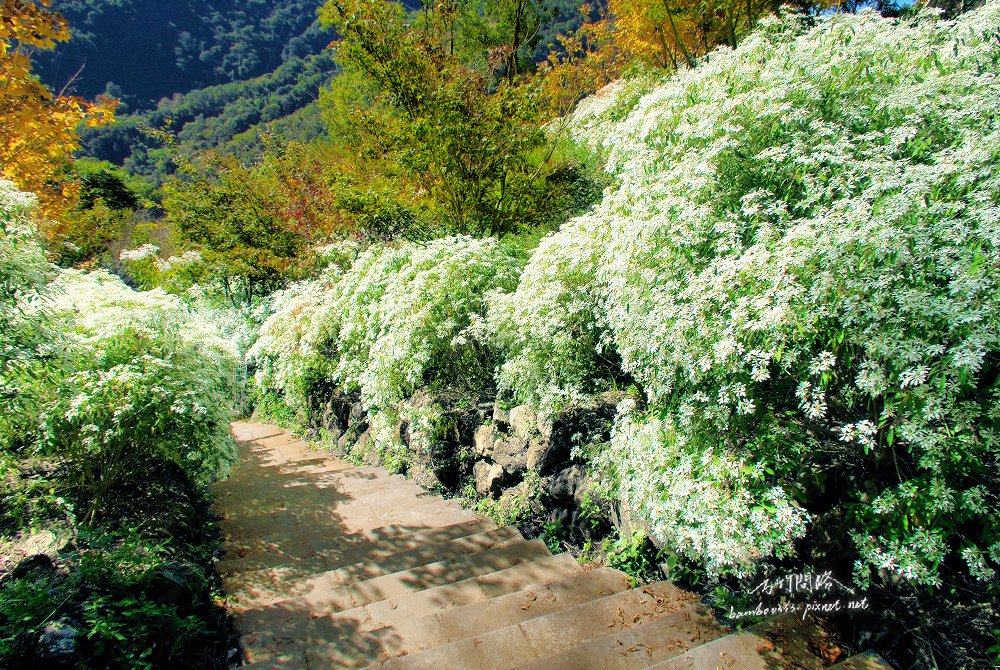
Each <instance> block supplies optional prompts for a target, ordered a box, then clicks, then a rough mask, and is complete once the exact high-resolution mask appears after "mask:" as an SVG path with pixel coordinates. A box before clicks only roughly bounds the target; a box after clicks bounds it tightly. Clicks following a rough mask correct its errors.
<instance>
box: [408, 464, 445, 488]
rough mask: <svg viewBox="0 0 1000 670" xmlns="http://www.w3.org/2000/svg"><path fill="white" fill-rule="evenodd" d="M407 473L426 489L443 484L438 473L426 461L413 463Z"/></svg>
mask: <svg viewBox="0 0 1000 670" xmlns="http://www.w3.org/2000/svg"><path fill="white" fill-rule="evenodd" d="M406 475H407V477H409V478H410V479H412V480H413V481H415V482H416V483H417V484H419V485H420V486H423V487H424V488H425V489H431V490H433V489H437V488H439V487H441V486H442V484H441V479H440V478H439V477H438V476H437V473H436V472H434V470H433V469H432V468H430V467H428V466H427V464H425V463H417V462H414V463H411V464H410V467H409V468H408V469H407V472H406Z"/></svg>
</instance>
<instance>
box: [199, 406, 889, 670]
mask: <svg viewBox="0 0 1000 670" xmlns="http://www.w3.org/2000/svg"><path fill="white" fill-rule="evenodd" d="M233 432H234V435H235V436H236V439H237V442H238V443H239V445H240V450H241V462H240V464H239V465H238V466H237V467H236V468H235V469H234V471H233V474H232V477H231V478H230V479H229V480H228V481H226V482H224V483H220V484H218V485H217V486H216V493H217V494H218V503H217V511H218V513H219V515H220V516H221V517H222V528H223V533H224V537H225V540H226V549H227V554H226V557H225V559H224V560H223V561H222V562H221V563H220V565H219V569H220V572H221V574H222V576H223V579H224V583H225V586H226V591H227V593H228V600H229V603H230V611H231V612H232V614H233V615H234V617H235V619H236V622H237V627H238V628H239V630H240V632H241V634H242V636H243V637H242V640H243V647H244V651H245V656H246V660H247V661H248V662H249V663H250V664H251V665H252V667H254V668H341V667H345V668H360V667H371V666H380V667H384V668H393V669H395V668H400V669H402V668H407V669H408V668H434V669H435V670H438V669H440V668H483V669H486V668H489V669H491V670H492V669H499V668H522V667H523V668H537V669H539V670H542V669H553V668H567V669H570V668H572V669H576V670H578V669H587V668H594V669H597V668H601V669H604V668H649V667H655V668H669V669H679V668H716V667H723V668H726V669H727V670H728V669H732V668H736V669H744V668H745V669H753V670H764V669H765V668H804V669H810V668H823V667H826V665H825V664H824V662H823V661H822V660H821V659H819V658H817V657H816V656H815V655H813V654H812V653H810V652H809V651H808V647H809V644H808V643H807V641H806V640H807V638H808V636H809V635H810V634H811V633H812V632H813V631H811V630H806V629H805V628H804V627H803V626H802V625H801V624H797V623H796V622H795V621H794V620H791V621H789V620H780V621H771V622H766V623H765V624H762V625H760V626H757V627H754V628H752V629H749V630H747V631H744V632H742V633H730V632H729V631H727V630H725V629H724V628H723V627H721V626H720V625H719V624H718V623H717V622H716V620H715V618H714V617H713V616H712V612H711V610H709V609H708V608H706V607H705V606H703V605H702V604H700V603H699V601H698V597H697V596H695V595H693V594H691V593H687V592H685V591H682V590H680V589H678V588H676V587H675V586H673V585H672V584H670V583H669V582H658V583H655V584H649V585H646V586H643V587H640V588H632V586H631V584H630V581H629V579H628V577H627V576H626V575H624V574H623V573H621V572H618V571H617V570H612V569H609V568H600V567H599V568H587V567H584V566H581V565H579V564H578V563H577V561H576V560H575V559H574V558H573V557H572V556H570V555H569V554H559V555H556V556H553V555H551V553H550V552H549V550H548V549H547V548H546V547H545V545H544V543H542V542H541V541H540V540H532V541H527V540H525V539H524V538H523V537H522V536H521V534H520V533H519V532H518V531H517V529H515V528H512V527H506V528H498V527H497V526H496V524H494V523H492V522H491V521H489V520H487V519H484V518H482V517H480V516H478V515H476V514H474V513H473V512H471V511H468V510H465V509H463V508H462V507H461V506H460V505H458V503H456V502H454V501H446V500H444V499H443V498H441V497H440V496H438V495H435V494H431V493H429V492H428V491H426V490H424V489H422V488H420V487H419V486H417V485H415V484H413V483H411V482H408V481H407V480H406V479H404V478H403V477H401V476H399V475H389V474H388V473H387V472H386V471H385V470H383V469H381V468H373V467H354V466H352V465H350V464H348V463H345V462H343V461H341V460H338V459H336V458H332V457H330V456H328V455H325V454H322V453H319V452H316V451H313V450H312V449H311V448H310V447H309V445H308V444H307V443H306V442H304V441H303V440H301V439H299V438H297V437H294V436H293V435H291V434H289V433H288V432H286V431H284V430H282V429H280V428H277V427H275V426H270V425H265V424H258V423H250V422H238V423H235V424H233ZM849 662H851V663H853V665H850V666H848V665H846V664H841V665H840V666H835V667H842V668H847V667H850V668H863V667H884V666H868V665H867V661H866V659H865V658H862V657H855V658H854V659H852V661H849Z"/></svg>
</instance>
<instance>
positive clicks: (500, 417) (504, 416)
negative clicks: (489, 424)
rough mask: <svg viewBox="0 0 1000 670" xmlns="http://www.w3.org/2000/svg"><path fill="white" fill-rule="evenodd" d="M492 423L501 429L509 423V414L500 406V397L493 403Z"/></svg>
mask: <svg viewBox="0 0 1000 670" xmlns="http://www.w3.org/2000/svg"><path fill="white" fill-rule="evenodd" d="M493 423H495V424H497V426H499V427H500V428H503V429H506V428H507V427H508V426H509V425H510V414H509V413H508V412H506V411H504V410H503V409H501V408H500V398H497V399H496V401H494V403H493Z"/></svg>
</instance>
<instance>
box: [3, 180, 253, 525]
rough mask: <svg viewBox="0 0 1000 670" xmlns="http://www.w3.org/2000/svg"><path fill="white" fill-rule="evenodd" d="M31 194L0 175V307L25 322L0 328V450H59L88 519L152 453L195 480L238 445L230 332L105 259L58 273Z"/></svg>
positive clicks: (53, 453)
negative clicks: (34, 222) (39, 232)
mask: <svg viewBox="0 0 1000 670" xmlns="http://www.w3.org/2000/svg"><path fill="white" fill-rule="evenodd" d="M32 206H33V200H32V199H31V198H30V197H29V196H27V195H25V194H20V193H17V192H16V191H14V190H13V189H12V188H11V187H10V186H9V184H7V183H6V182H3V183H0V221H2V223H3V226H2V228H3V231H2V232H3V234H2V238H0V271H2V273H3V276H2V278H0V280H2V295H0V310H3V316H4V318H5V322H6V324H5V325H7V324H10V325H11V326H14V325H15V323H19V324H31V326H32V334H33V337H32V338H31V339H30V342H29V340H28V338H25V337H19V336H17V335H16V334H14V333H15V331H14V330H13V329H8V328H6V327H5V328H4V329H3V335H0V347H2V355H3V367H2V369H0V391H2V394H0V403H2V407H0V409H2V410H3V411H2V412H0V415H2V419H0V452H3V453H2V454H0V456H4V457H15V458H16V457H20V456H23V455H25V454H26V453H37V454H40V455H43V456H46V457H49V458H53V459H55V460H56V461H57V462H59V463H60V464H62V465H63V466H64V467H63V469H62V470H61V476H62V477H63V479H64V481H65V483H66V484H67V485H68V487H69V488H70V489H71V492H72V494H74V496H75V497H76V499H77V501H78V502H81V503H83V504H85V505H87V508H86V511H87V512H89V514H90V518H91V519H92V518H93V517H94V515H95V514H96V513H97V511H98V509H99V508H100V506H101V503H102V502H103V500H102V496H104V495H105V494H106V493H107V492H108V491H109V490H110V489H111V488H112V487H113V486H115V485H116V484H120V483H121V482H122V481H125V480H127V479H128V477H130V476H133V475H134V474H135V473H137V472H141V471H143V468H145V467H148V466H149V464H150V462H151V461H152V460H153V459H161V460H168V461H173V462H176V463H177V464H179V465H180V466H182V467H183V468H184V469H185V470H186V471H187V472H188V473H190V474H191V475H192V476H193V477H195V479H197V480H200V481H206V480H208V479H209V478H211V477H214V476H217V475H218V474H220V473H221V471H223V470H224V468H225V466H226V465H227V464H228V462H229V460H230V459H231V458H232V457H233V455H234V448H233V444H232V439H231V437H230V435H229V429H228V423H229V418H230V408H231V407H232V404H233V394H234V392H235V390H236V388H237V386H238V384H239V382H240V379H239V377H238V375H237V363H238V351H237V349H236V347H235V346H234V344H233V343H232V341H231V340H229V339H226V338H223V337H221V336H220V335H219V332H218V330H217V328H216V327H215V325H214V324H213V323H211V322H209V321H207V320H206V319H204V318H202V317H201V316H200V315H199V314H197V313H195V312H193V311H192V310H190V309H189V308H188V307H187V306H186V305H185V304H184V303H182V302H181V300H180V299H178V298H177V297H175V296H171V295H168V294H167V293H165V292H163V291H162V290H155V291H149V292H136V291H133V290H132V289H130V288H128V287H127V286H126V285H125V284H124V283H122V282H121V280H119V279H118V278H117V277H114V276H112V275H109V274H108V273H106V272H104V271H98V272H90V273H87V272H81V271H76V270H65V271H62V272H61V273H59V274H58V275H54V272H53V269H52V268H50V266H49V265H48V264H47V263H45V261H44V256H43V252H42V249H41V246H40V244H39V243H38V241H37V237H36V235H35V232H34V229H33V228H32V226H31V224H30V221H29V218H28V217H29V214H30V210H31V207H32ZM21 331H22V333H23V329H21ZM26 344H30V346H26ZM2 460H3V458H0V461H2Z"/></svg>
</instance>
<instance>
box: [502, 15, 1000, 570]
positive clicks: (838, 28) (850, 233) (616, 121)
mask: <svg viewBox="0 0 1000 670" xmlns="http://www.w3.org/2000/svg"><path fill="white" fill-rule="evenodd" d="M998 26H1000V3H998V2H991V3H987V4H985V5H984V6H983V7H982V8H980V9H978V10H976V11H973V12H970V13H968V14H965V15H964V16H962V17H961V18H960V19H958V20H957V21H954V22H951V21H944V20H940V19H938V18H936V17H935V16H934V15H931V14H923V15H919V16H918V17H917V18H915V19H913V20H908V21H901V20H887V19H881V18H879V17H877V16H875V15H873V14H870V13H862V14H858V15H836V16H830V17H823V18H821V19H819V20H818V21H817V24H816V25H815V27H813V28H805V27H803V26H802V24H800V23H799V22H798V21H797V20H795V19H790V18H783V19H774V20H771V21H769V22H766V23H765V24H764V25H763V26H762V28H761V29H760V30H759V31H758V32H756V33H755V34H753V35H751V36H750V37H748V38H747V39H746V40H745V41H744V42H743V44H741V45H740V46H739V47H738V48H737V49H735V50H730V49H720V50H717V51H716V52H713V53H712V55H711V58H710V59H708V61H707V62H705V63H703V64H701V65H699V66H698V67H697V68H695V69H692V70H686V71H682V72H680V73H678V74H676V75H674V76H670V77H668V78H665V79H664V80H662V81H660V82H659V83H658V84H657V85H656V86H655V87H653V88H652V90H650V91H649V92H647V93H644V94H640V95H638V96H636V95H634V91H633V89H630V88H629V87H621V88H620V89H619V90H617V91H614V92H611V93H610V95H612V96H624V95H630V96H632V97H631V98H629V99H622V100H618V101H614V100H613V101H610V102H607V103H605V104H602V105H595V106H590V107H586V106H585V107H583V108H582V110H581V112H580V114H579V115H578V116H577V117H576V118H575V119H574V121H573V126H574V127H575V128H576V132H577V133H578V134H579V135H580V136H581V139H582V140H583V141H584V142H586V143H588V144H591V145H594V146H597V147H598V148H600V150H601V151H602V152H603V153H604V154H605V155H606V156H607V158H608V170H609V171H611V172H612V173H613V175H614V176H615V178H616V180H617V186H616V187H615V188H614V189H612V190H611V191H609V192H608V193H607V195H606V197H605V199H604V201H603V202H602V203H601V204H600V205H598V206H597V207H596V208H595V210H594V211H593V212H591V213H590V214H588V215H587V216H586V217H584V218H583V219H580V220H577V221H574V222H571V223H570V224H568V225H567V226H566V227H564V229H563V231H562V232H561V233H559V234H557V235H555V236H553V237H552V238H550V239H549V240H548V241H547V243H546V244H544V245H542V246H540V247H539V249H538V250H537V252H536V253H535V256H534V257H533V258H532V259H531V261H530V262H529V264H528V269H527V270H526V271H525V273H524V275H523V276H522V278H521V282H520V285H519V286H518V288H517V291H516V292H515V293H514V294H513V296H516V298H515V297H501V298H499V299H497V300H495V301H494V303H493V311H491V314H490V316H489V321H490V322H491V323H495V324H505V323H506V324H517V325H519V326H524V325H526V324H533V325H534V330H531V331H523V332H528V333H529V334H528V336H527V338H526V339H525V338H521V333H514V334H511V333H510V332H503V333H497V334H496V337H497V339H498V341H499V343H500V344H501V345H503V346H504V347H505V350H506V351H509V352H510V354H511V355H510V357H509V359H508V361H507V363H506V364H505V368H504V370H503V373H502V378H503V379H502V382H503V384H504V385H505V386H507V387H508V388H510V389H512V391H513V392H514V393H515V394H517V395H518V396H519V397H521V398H525V399H536V398H537V399H539V401H540V402H542V403H545V402H547V401H548V402H552V401H553V399H555V398H558V397H559V395H560V394H566V393H572V392H574V391H578V390H579V389H580V388H581V385H582V383H583V382H586V381H587V379H586V378H587V376H588V374H590V371H591V370H593V369H595V365H596V362H597V361H598V358H597V357H598V356H607V355H608V352H613V353H614V354H615V355H617V356H618V357H620V361H621V368H622V370H621V371H622V372H624V373H626V374H628V375H629V376H631V378H632V379H634V380H635V382H636V383H637V384H638V385H639V386H640V387H641V388H642V389H643V390H644V391H645V394H646V397H647V400H648V402H649V407H650V412H649V414H648V415H647V417H646V418H645V419H643V418H642V417H641V416H632V417H630V418H629V419H627V420H625V419H623V420H622V423H620V425H619V426H618V428H617V430H616V433H615V437H614V440H613V445H612V447H611V448H610V450H609V453H608V455H607V456H608V458H609V459H610V460H612V461H614V464H615V466H616V467H614V468H610V470H609V471H612V472H615V471H616V472H618V475H619V477H620V486H621V491H622V492H623V493H624V494H625V495H627V496H628V498H629V499H630V500H631V501H632V502H633V503H634V506H635V509H637V510H639V511H640V513H641V515H642V516H643V517H645V519H646V521H647V523H648V525H649V527H650V529H651V531H652V532H653V534H654V535H655V536H656V537H657V538H658V539H659V540H661V541H663V542H664V543H665V544H666V545H667V546H668V547H671V548H673V549H675V550H677V551H678V552H679V553H682V554H684V555H687V556H689V557H691V558H695V559H698V560H701V561H703V562H705V563H706V564H707V565H708V566H709V567H710V568H711V569H712V571H713V572H716V573H727V572H736V573H741V574H743V573H747V572H749V571H751V570H752V564H753V562H754V561H755V560H757V559H759V558H766V557H769V556H783V555H786V554H787V553H789V552H790V551H792V550H793V548H794V541H795V539H796V538H798V537H800V536H802V535H803V533H804V532H805V528H806V523H807V522H808V521H809V519H810V518H811V517H812V516H813V515H814V514H819V513H822V512H824V511H826V510H825V509H824V508H822V507H816V504H817V503H815V500H817V499H824V500H826V501H827V502H826V503H824V504H830V502H829V501H830V500H836V501H837V504H838V505H839V506H841V509H842V510H843V511H844V513H845V514H846V515H847V517H848V523H849V524H850V526H851V527H852V528H853V529H854V531H853V537H852V539H853V541H854V544H855V547H856V549H857V552H858V556H859V560H858V562H857V564H856V576H857V578H858V579H859V580H860V581H861V582H864V581H865V580H866V579H867V578H869V577H870V575H871V574H872V571H881V572H882V574H883V575H886V576H899V577H903V578H906V579H909V580H911V581H913V582H915V583H919V584H924V585H931V586H933V585H936V584H938V583H939V581H940V575H941V572H942V570H943V569H944V566H945V564H946V563H947V564H949V565H950V566H952V568H954V569H956V570H959V569H962V570H966V571H967V574H970V575H971V576H973V577H974V578H984V577H985V576H987V575H992V574H993V571H994V570H995V569H996V566H997V564H996V562H995V558H996V554H997V552H998V550H997V548H996V543H997V542H998V541H1000V528H998V518H1000V515H998V514H997V496H998V490H997V482H996V480H995V475H994V476H992V477H991V476H990V475H989V473H990V471H991V469H992V470H993V471H995V468H996V463H997V452H998V445H997V438H996V418H997V416H998V410H1000V407H998V405H997V386H996V379H997V372H998V367H997V366H998V365H1000V358H998V356H1000V355H998V354H997V352H998V351H1000V304H998V292H997V277H1000V256H998V252H997V249H998V242H1000V196H998V193H1000V172H998V151H1000V124H998V116H997V109H1000V93H998V92H1000V85H998V84H1000V82H998V76H997V72H998V68H997V63H998V62H1000V40H998V28H997V27H998ZM567 330H569V332H574V333H578V334H581V335H582V336H583V340H582V342H580V341H578V342H569V341H568V338H564V336H563V334H564V333H565V332H566V331H567ZM519 338H521V339H519ZM593 341H596V342H597V344H596V345H593V347H591V344H590V343H591V342H593ZM577 344H579V345H580V346H576V345H577ZM588 349H590V352H589V354H588V351H587V350H588ZM589 381H590V383H594V380H593V379H591V380H589ZM650 464H656V467H653V468H651V467H649V465H650ZM761 510H763V512H762V511H761ZM775 521H778V522H780V523H778V524H777V525H776V524H775V523H774V522H775Z"/></svg>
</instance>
